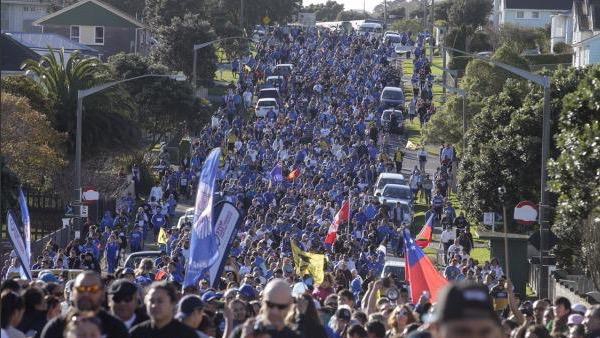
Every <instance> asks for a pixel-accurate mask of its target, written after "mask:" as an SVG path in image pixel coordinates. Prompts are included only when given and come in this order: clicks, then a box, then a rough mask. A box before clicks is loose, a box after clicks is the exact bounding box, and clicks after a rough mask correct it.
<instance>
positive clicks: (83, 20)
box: [33, 0, 150, 58]
mask: <svg viewBox="0 0 600 338" xmlns="http://www.w3.org/2000/svg"><path fill="white" fill-rule="evenodd" d="M33 24H34V25H38V26H41V27H42V31H43V32H44V33H55V34H58V35H62V36H64V37H66V38H67V39H70V40H72V41H74V42H76V43H79V44H82V45H86V46H91V47H92V48H94V49H97V50H98V51H100V54H101V58H108V57H109V56H111V55H114V54H117V53H119V52H125V53H142V54H145V53H147V51H148V50H149V47H150V44H149V43H148V42H149V40H150V39H149V35H148V32H147V31H146V29H145V26H144V25H143V24H142V23H141V22H139V21H137V20H136V19H134V18H132V17H130V16H129V15H127V14H125V13H123V12H121V11H120V10H118V9H116V8H114V7H112V6H110V5H107V4H105V3H103V2H101V1H99V0H81V1H79V2H77V3H75V4H73V5H71V6H68V7H65V8H63V9H61V10H59V11H57V12H55V13H52V14H49V15H46V16H44V17H42V18H39V19H37V20H36V21H34V23H33Z"/></svg>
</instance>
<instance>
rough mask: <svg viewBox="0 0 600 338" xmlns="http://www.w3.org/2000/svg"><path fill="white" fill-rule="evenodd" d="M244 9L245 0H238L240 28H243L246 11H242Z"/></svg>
mask: <svg viewBox="0 0 600 338" xmlns="http://www.w3.org/2000/svg"><path fill="white" fill-rule="evenodd" d="M245 10H246V0H240V28H241V29H244V28H245V26H244V18H245V16H246V13H244V11H245Z"/></svg>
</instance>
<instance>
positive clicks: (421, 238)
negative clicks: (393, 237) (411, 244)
mask: <svg viewBox="0 0 600 338" xmlns="http://www.w3.org/2000/svg"><path fill="white" fill-rule="evenodd" d="M433 215H434V213H433V212H432V213H431V216H429V219H428V220H427V222H426V223H425V225H423V228H422V229H421V232H419V234H418V235H417V237H416V239H417V240H416V242H417V245H418V246H420V247H421V248H422V249H425V248H426V247H428V246H429V244H430V243H431V240H432V238H433Z"/></svg>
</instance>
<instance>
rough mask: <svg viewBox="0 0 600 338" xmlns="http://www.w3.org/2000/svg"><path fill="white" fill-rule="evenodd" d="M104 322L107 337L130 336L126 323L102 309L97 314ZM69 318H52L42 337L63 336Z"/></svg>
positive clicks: (124, 337) (104, 331) (103, 327)
mask: <svg viewBox="0 0 600 338" xmlns="http://www.w3.org/2000/svg"><path fill="white" fill-rule="evenodd" d="M96 317H98V318H99V319H100V322H101V323H102V335H103V336H106V338H128V337H129V333H128V332H127V329H126V328H125V324H123V322H121V321H120V320H119V319H117V318H116V317H115V316H113V315H111V314H110V313H108V312H106V311H104V310H100V311H99V312H98V314H97V315H96ZM66 325H67V319H66V318H65V317H63V316H60V317H57V318H54V319H52V320H51V321H49V322H48V324H46V326H45V327H44V330H43V331H42V335H41V338H62V337H63V332H64V331H65V326H66Z"/></svg>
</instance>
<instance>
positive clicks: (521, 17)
mask: <svg viewBox="0 0 600 338" xmlns="http://www.w3.org/2000/svg"><path fill="white" fill-rule="evenodd" d="M524 17H525V12H523V11H517V19H523V18H524Z"/></svg>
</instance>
